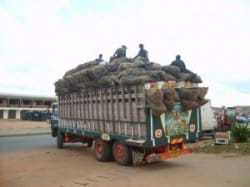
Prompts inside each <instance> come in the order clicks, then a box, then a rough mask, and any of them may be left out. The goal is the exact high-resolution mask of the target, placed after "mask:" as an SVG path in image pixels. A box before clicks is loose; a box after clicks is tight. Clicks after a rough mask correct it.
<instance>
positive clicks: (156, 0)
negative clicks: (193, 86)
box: [0, 0, 250, 106]
mask: <svg viewBox="0 0 250 187" xmlns="http://www.w3.org/2000/svg"><path fill="white" fill-rule="evenodd" d="M139 43H144V45H145V48H146V49H147V50H148V51H149V57H150V59H151V60H152V61H154V62H158V63H160V64H162V65H164V64H169V63H170V62H171V61H172V60H174V58H175V56H176V54H180V55H181V56H182V58H183V60H184V61H185V63H186V66H187V68H188V69H191V70H192V71H194V72H196V73H198V74H199V75H200V76H201V77H202V79H203V82H204V84H203V85H204V86H208V87H209V93H208V96H207V97H208V98H210V99H211V100H212V105H214V106H222V105H225V106H233V105H250V1H249V0H209V1H208V0H206V1H205V0H204V1H202V0H188V1H187V0H162V1H161V0H151V1H150V0H82V1H81V0H0V76H1V77H0V92H8V93H15V94H19V93H20V94H35V95H46V96H48V95H49V96H54V95H55V93H54V85H53V83H54V82H55V81H56V80H57V79H59V78H61V77H62V76H63V74H64V73H65V72H66V71H67V70H68V69H71V68H73V67H75V66H76V65H78V64H80V63H83V62H85V61H89V60H92V59H95V58H96V57H97V56H98V54H99V53H103V54H104V58H105V59H106V60H108V59H109V57H110V56H111V55H112V54H113V53H114V50H115V49H116V48H118V47H120V46H121V45H122V44H126V46H127V47H128V50H127V54H128V55H127V56H128V57H130V56H131V57H133V56H134V55H135V54H136V53H137V51H138V44H139Z"/></svg>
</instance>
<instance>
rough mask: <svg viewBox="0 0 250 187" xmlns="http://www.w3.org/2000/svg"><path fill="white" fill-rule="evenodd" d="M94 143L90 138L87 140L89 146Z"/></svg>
mask: <svg viewBox="0 0 250 187" xmlns="http://www.w3.org/2000/svg"><path fill="white" fill-rule="evenodd" d="M92 145H93V140H88V141H87V146H88V148H91V147H92Z"/></svg>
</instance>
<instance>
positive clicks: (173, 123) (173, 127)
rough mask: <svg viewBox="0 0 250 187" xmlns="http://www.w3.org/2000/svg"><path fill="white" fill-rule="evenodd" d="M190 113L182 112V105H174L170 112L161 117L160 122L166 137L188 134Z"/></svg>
mask: <svg viewBox="0 0 250 187" xmlns="http://www.w3.org/2000/svg"><path fill="white" fill-rule="evenodd" d="M190 116H191V111H183V110H182V105H181V104H180V103H176V104H175V106H174V109H173V111H172V112H166V113H164V114H162V115H161V122H162V126H163V129H164V131H165V135H166V136H172V135H178V134H186V133H188V130H189V129H188V128H189V121H190Z"/></svg>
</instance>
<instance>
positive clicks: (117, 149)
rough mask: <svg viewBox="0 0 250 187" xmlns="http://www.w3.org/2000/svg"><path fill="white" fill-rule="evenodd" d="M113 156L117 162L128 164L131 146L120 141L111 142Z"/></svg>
mask: <svg viewBox="0 0 250 187" xmlns="http://www.w3.org/2000/svg"><path fill="white" fill-rule="evenodd" d="M113 156H114V159H115V161H116V162H117V163H119V164H121V165H130V164H131V163H132V154H131V148H130V147H129V146H127V145H125V144H123V143H121V142H115V143H114V144H113Z"/></svg>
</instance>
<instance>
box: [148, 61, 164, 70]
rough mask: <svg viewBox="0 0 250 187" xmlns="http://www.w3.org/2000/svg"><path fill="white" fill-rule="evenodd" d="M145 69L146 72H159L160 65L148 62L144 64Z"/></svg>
mask: <svg viewBox="0 0 250 187" xmlns="http://www.w3.org/2000/svg"><path fill="white" fill-rule="evenodd" d="M145 69H146V70H161V65H160V64H157V63H153V62H150V63H146V64H145Z"/></svg>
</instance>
